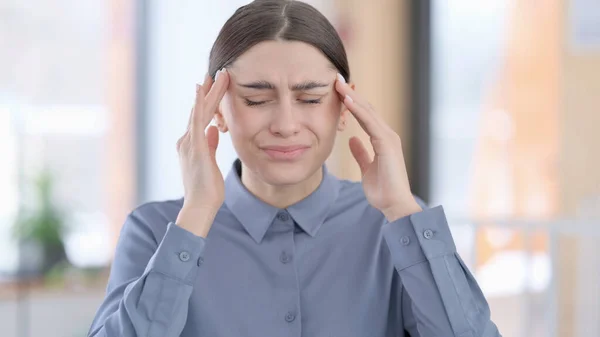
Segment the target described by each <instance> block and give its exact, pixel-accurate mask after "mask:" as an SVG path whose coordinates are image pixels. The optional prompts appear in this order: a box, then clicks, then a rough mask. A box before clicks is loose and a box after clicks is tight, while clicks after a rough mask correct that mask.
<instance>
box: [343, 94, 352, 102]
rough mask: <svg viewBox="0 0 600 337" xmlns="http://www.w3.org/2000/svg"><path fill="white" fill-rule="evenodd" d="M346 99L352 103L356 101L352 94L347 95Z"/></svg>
mask: <svg viewBox="0 0 600 337" xmlns="http://www.w3.org/2000/svg"><path fill="white" fill-rule="evenodd" d="M346 99H347V100H348V101H350V103H352V102H354V100H353V99H352V97H350V95H346V98H345V100H346Z"/></svg>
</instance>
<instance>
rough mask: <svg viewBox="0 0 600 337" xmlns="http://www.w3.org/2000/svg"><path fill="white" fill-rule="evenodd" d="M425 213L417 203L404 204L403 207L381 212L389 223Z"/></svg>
mask: <svg viewBox="0 0 600 337" xmlns="http://www.w3.org/2000/svg"><path fill="white" fill-rule="evenodd" d="M421 211H423V209H422V208H421V206H419V204H417V202H416V201H414V199H413V201H412V202H408V203H404V204H402V205H394V206H392V207H389V208H386V209H384V210H381V212H382V213H383V215H384V216H385V218H386V219H387V221H388V222H394V221H396V220H398V219H401V218H404V217H406V216H409V215H412V214H415V213H419V212H421Z"/></svg>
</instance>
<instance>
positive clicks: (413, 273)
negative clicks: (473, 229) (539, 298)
mask: <svg viewBox="0 0 600 337" xmlns="http://www.w3.org/2000/svg"><path fill="white" fill-rule="evenodd" d="M383 235H384V238H385V241H386V242H387V245H388V247H389V250H390V253H391V256H392V260H393V263H394V265H395V267H396V270H397V271H398V273H399V275H400V282H401V283H402V284H401V287H399V288H401V290H400V291H401V292H402V293H401V297H402V299H401V301H402V316H403V322H404V326H403V327H400V328H401V329H404V330H406V331H408V332H409V333H410V336H412V337H434V336H435V337H441V336H443V337H452V336H454V337H497V336H500V333H499V332H498V329H497V327H496V325H495V324H494V323H493V322H492V321H491V319H490V309H489V305H488V303H487V301H486V299H485V297H484V295H483V293H482V292H481V289H480V288H479V286H478V284H477V282H476V281H475V278H474V277H473V275H472V274H471V273H470V271H469V270H468V268H467V267H466V266H465V264H464V262H463V261H462V259H461V258H460V256H459V255H458V253H457V252H456V246H455V244H454V240H453V239H452V234H451V233H450V229H449V227H448V223H447V220H446V216H445V214H444V210H443V208H442V206H438V207H435V208H431V209H425V210H424V211H422V212H419V213H416V214H413V215H410V216H407V217H404V218H401V219H398V220H396V221H394V222H391V223H386V224H385V225H384V228H383Z"/></svg>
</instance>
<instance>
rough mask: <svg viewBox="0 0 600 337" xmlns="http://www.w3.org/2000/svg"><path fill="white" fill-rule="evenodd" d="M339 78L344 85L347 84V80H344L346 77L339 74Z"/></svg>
mask: <svg viewBox="0 0 600 337" xmlns="http://www.w3.org/2000/svg"><path fill="white" fill-rule="evenodd" d="M337 78H338V80H339V81H340V82H342V83H346V79H345V78H344V76H342V74H340V73H338V74H337Z"/></svg>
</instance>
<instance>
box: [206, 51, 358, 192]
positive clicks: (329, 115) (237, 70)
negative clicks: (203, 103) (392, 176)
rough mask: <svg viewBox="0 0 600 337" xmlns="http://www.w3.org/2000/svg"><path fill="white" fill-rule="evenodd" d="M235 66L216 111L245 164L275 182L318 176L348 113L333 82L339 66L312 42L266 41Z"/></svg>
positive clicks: (269, 181) (264, 179)
mask: <svg viewBox="0 0 600 337" xmlns="http://www.w3.org/2000/svg"><path fill="white" fill-rule="evenodd" d="M228 73H229V75H230V85H229V89H228V91H227V93H226V94H225V96H224V98H223V101H222V102H221V106H220V108H219V112H218V113H217V116H216V118H217V122H218V124H221V125H222V126H221V127H220V128H221V131H229V132H230V133H231V138H232V141H233V145H234V147H235V149H236V151H237V153H238V155H239V157H240V159H241V160H242V162H243V163H244V165H245V167H247V168H248V169H250V170H251V171H252V173H253V174H255V175H257V176H259V177H260V178H261V179H262V180H263V181H265V182H266V183H269V184H272V185H288V184H295V183H299V182H302V181H304V180H305V179H308V178H309V177H311V175H312V174H314V173H315V172H316V171H317V170H318V169H319V168H320V167H321V165H322V164H323V163H324V162H325V160H326V159H327V157H328V156H329V154H330V153H331V150H332V147H333V144H334V140H335V136H336V131H337V130H342V129H343V126H344V123H343V122H342V120H343V119H344V118H346V114H347V110H346V109H344V108H343V104H342V102H341V100H340V97H339V95H338V93H337V92H336V91H335V88H334V83H335V80H336V75H337V70H336V69H335V67H334V66H333V65H332V64H331V63H330V62H329V60H328V59H327V58H326V57H325V56H324V55H323V54H322V53H321V52H320V51H319V50H318V49H316V48H314V47H313V46H311V45H309V44H306V43H303V42H289V41H267V42H262V43H260V44H257V45H256V46H254V47H252V48H251V49H249V50H248V51H246V52H245V53H244V54H242V55H241V56H240V57H239V58H238V59H237V60H236V61H235V62H234V63H233V64H232V65H231V67H229V68H228Z"/></svg>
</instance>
